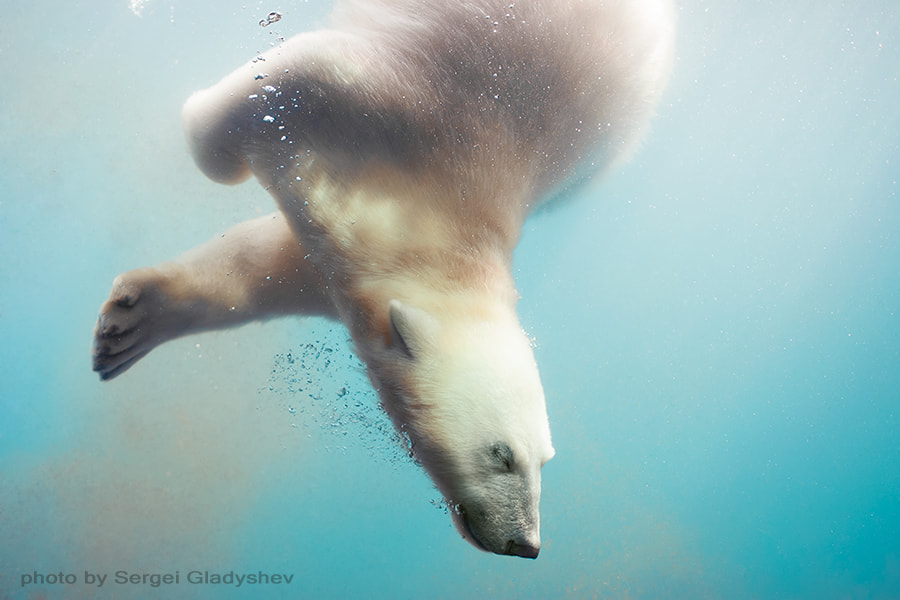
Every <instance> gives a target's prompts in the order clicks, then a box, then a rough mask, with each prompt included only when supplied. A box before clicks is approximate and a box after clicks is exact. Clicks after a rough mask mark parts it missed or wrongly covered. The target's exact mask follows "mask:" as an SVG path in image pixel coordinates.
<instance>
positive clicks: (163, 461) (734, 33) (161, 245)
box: [0, 0, 900, 600]
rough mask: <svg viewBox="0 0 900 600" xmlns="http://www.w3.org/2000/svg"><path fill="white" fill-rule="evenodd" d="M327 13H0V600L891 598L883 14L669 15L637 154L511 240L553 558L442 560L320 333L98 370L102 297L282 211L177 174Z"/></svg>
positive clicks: (243, 190) (313, 325) (436, 519)
mask: <svg viewBox="0 0 900 600" xmlns="http://www.w3.org/2000/svg"><path fill="white" fill-rule="evenodd" d="M786 4H787V5H786ZM136 8H137V7H136ZM271 10H279V11H281V12H282V13H283V15H284V18H283V19H282V20H281V21H280V22H279V23H277V24H275V25H272V26H270V27H267V28H260V27H259V25H258V21H259V19H261V18H263V17H265V15H266V14H268V12H269V11H271ZM327 10H328V6H327V5H326V3H321V2H316V1H314V0H311V1H310V2H308V3H306V2H296V3H293V4H291V5H280V6H275V5H266V4H260V3H254V2H251V3H240V2H228V1H221V0H217V1H216V2H212V1H208V2H192V3H179V2H166V3H163V2H160V1H159V0H148V1H146V2H144V3H143V5H142V10H141V11H140V13H141V15H140V16H138V15H137V14H135V11H133V10H132V9H130V8H129V5H128V2H127V0H116V1H114V2H112V1H109V2H73V3H61V2H49V1H48V2H40V1H39V2H31V3H5V4H4V5H3V6H2V8H0V81H2V84H0V132H2V133H0V165H2V167H0V252H2V256H3V257H4V260H3V261H2V266H0V339H2V340H3V343H2V345H0V598H3V599H6V598H15V599H19V598H23V599H24V598H28V599H30V598H93V597H108V598H172V597H184V598H255V597H261V598H278V597H283V598H352V597H371V598H381V597H385V598H398V597H399V598H403V597H417V598H418V597H435V598H463V597H491V598H523V597H538V598H592V597H597V598H629V599H649V598H722V599H727V600H732V599H735V600H743V599H806V598H816V599H825V600H831V599H847V598H852V599H878V600H884V599H894V598H900V316H898V314H897V313H898V310H900V233H898V232H900V200H898V197H897V187H898V185H897V179H898V174H900V167H898V163H900V111H898V110H897V108H896V106H897V102H898V99H900V80H898V75H897V73H898V71H897V65H898V64H900V10H898V8H897V7H896V6H895V5H894V3H891V2H887V1H883V2H865V3H846V4H845V3H841V2H793V3H775V2H739V1H737V0H727V1H719V2H704V1H701V0H685V1H682V2H680V11H679V12H680V23H679V47H678V57H679V58H678V61H677V64H676V70H675V75H674V78H673V81H672V84H671V87H670V88H669V90H668V92H667V94H666V96H665V98H664V100H663V103H662V106H661V107H660V109H659V116H658V118H657V119H656V121H655V123H654V128H653V131H652V133H651V135H650V136H649V138H648V140H647V142H646V144H645V146H644V148H643V149H642V151H641V152H640V153H639V154H638V156H637V157H636V158H635V159H634V160H633V161H632V162H631V163H629V164H628V165H626V166H625V167H624V168H622V169H621V170H619V171H618V172H616V173H614V174H613V175H611V176H610V177H608V178H607V179H606V180H605V181H603V182H598V183H596V184H594V185H592V186H591V187H589V188H588V189H586V190H584V191H583V192H582V193H581V195H580V196H579V197H577V198H571V199H570V200H569V201H568V202H566V203H564V204H561V205H560V206H558V207H557V208H555V209H554V210H553V211H550V212H546V213H542V214H539V215H537V216H535V217H534V218H533V219H532V220H530V221H529V222H528V223H527V225H526V230H525V235H524V238H523V240H522V243H521V245H520V247H519V249H518V252H517V255H516V276H517V281H518V285H519V289H520V291H521V293H522V296H523V299H522V301H521V303H520V313H521V317H522V320H523V323H524V325H525V326H526V327H527V329H528V330H529V332H530V333H531V334H532V335H534V336H535V337H536V338H537V340H538V346H537V349H536V353H537V358H538V361H539V363H540V365H541V371H542V376H543V380H544V385H545V389H546V393H547V398H548V405H549V412H550V418H551V425H552V427H553V434H554V444H555V446H556V449H557V456H556V458H555V459H554V460H553V461H551V462H550V463H548V465H547V466H546V467H545V468H544V471H543V480H544V482H543V496H542V533H543V538H544V547H543V549H542V551H541V556H540V558H539V559H538V560H537V561H534V562H532V561H524V560H516V559H510V558H504V557H496V556H490V555H486V554H483V553H480V552H477V551H475V550H473V549H472V548H471V547H469V546H468V545H467V544H466V543H465V542H464V541H462V540H461V539H460V538H459V536H458V535H457V533H456V532H455V530H454V529H453V528H452V526H451V525H450V519H449V517H448V515H446V514H445V512H444V511H443V510H442V509H441V508H440V506H439V497H438V494H437V492H436V491H435V490H434V489H433V487H432V486H431V484H430V482H429V480H428V479H427V477H426V476H425V475H424V474H423V473H421V472H420V471H419V470H418V469H417V468H416V467H415V466H414V465H413V464H412V463H411V462H410V461H409V460H408V459H407V458H405V456H404V454H403V452H402V451H401V450H400V448H399V446H398V444H397V443H396V442H395V440H394V439H393V437H392V435H391V433H390V428H389V427H387V424H386V421H385V420H384V418H383V417H381V416H380V414H379V413H378V411H377V410H375V408H374V406H375V402H376V400H375V395H374V393H373V392H372V391H371V390H370V389H369V386H368V383H367V381H366V379H365V376H364V375H363V374H362V372H361V367H360V366H359V363H358V362H357V361H356V360H355V359H354V358H353V356H352V354H351V352H350V348H349V345H348V344H347V342H346V336H345V334H344V332H343V330H342V329H341V328H340V327H338V326H336V325H333V324H330V323H328V322H325V321H319V320H311V319H307V320H304V319H292V320H285V321H278V322H269V323H266V324H262V325H251V326H248V327H245V328H242V329H239V330H235V331H228V332H217V333H210V334H204V335H201V336H196V337H193V338H187V339H183V340H179V341H176V342H173V343H170V344H168V345H166V346H164V347H163V348H160V349H158V350H156V351H154V352H153V353H151V355H150V356H148V357H147V358H146V359H144V361H142V363H141V364H139V365H138V366H137V367H135V368H134V369H132V370H131V371H129V373H128V374H127V375H126V376H124V377H121V378H119V379H116V380H115V381H112V382H110V383H107V384H101V383H100V382H99V381H98V380H97V378H96V377H95V376H94V374H93V373H91V372H90V361H89V347H90V336H91V331H92V328H93V323H94V319H95V318H96V313H97V309H98V307H99V305H100V303H101V302H102V301H103V300H104V298H105V297H106V294H107V292H108V288H109V284H110V282H111V280H112V278H113V277H114V276H115V275H116V274H117V273H118V272H120V271H123V270H126V269H129V268H133V267H136V266H141V265H145V264H152V263H155V262H159V261H161V260H164V259H167V258H171V257H173V256H175V255H177V254H178V253H179V252H181V251H182V250H185V249H187V248H190V247H192V246H194V245H196V244H198V243H200V242H202V241H204V240H206V239H208V238H210V237H212V236H213V235H215V234H216V233H218V232H221V231H222V230H224V229H226V228H227V227H229V226H230V225H231V224H233V223H236V222H238V221H241V220H246V219H248V218H251V217H253V216H256V215H258V214H264V213H266V212H269V211H271V210H272V209H273V206H272V202H271V200H270V199H269V198H268V196H267V195H266V194H265V193H264V192H263V191H262V190H261V189H260V188H259V187H258V186H256V185H255V184H252V183H250V184H246V185H242V186H238V187H236V188H225V187H222V186H217V185H215V184H213V183H211V182H209V181H207V180H206V179H204V177H203V176H202V175H201V174H200V173H199V171H197V169H196V168H195V167H194V166H193V164H192V163H191V161H190V158H189V157H188V155H187V151H186V149H185V147H184V143H183V140H182V134H181V129H180V121H179V118H180V117H179V111H180V107H181V104H182V103H183V101H184V99H185V98H186V97H187V96H188V95H189V94H190V92H191V91H193V90H195V89H199V88H201V87H204V86H207V85H209V84H210V83H212V82H214V81H215V80H217V79H218V78H219V77H220V76H222V75H224V74H225V73H227V72H230V71H231V70H232V69H233V68H235V67H236V66H237V65H239V64H241V63H242V62H243V61H245V60H247V59H248V58H250V57H252V56H253V55H254V54H255V53H256V52H258V51H262V50H265V49H267V48H268V47H269V44H271V43H273V42H275V41H276V38H277V37H278V35H290V34H292V33H294V32H298V31H301V30H305V29H309V28H313V27H315V26H316V25H317V24H319V23H321V21H322V19H323V16H324V15H325V14H326V13H327ZM288 355H290V358H288ZM307 374H308V377H307ZM194 571H196V572H200V573H203V572H205V571H209V572H210V573H214V574H220V575H226V574H228V573H229V572H234V573H236V574H239V575H241V574H248V573H249V574H254V575H255V574H258V573H259V572H262V573H264V574H267V575H274V574H284V575H288V576H291V581H290V583H287V582H284V581H283V582H281V583H273V582H272V581H271V580H270V581H269V582H268V583H263V584H260V583H255V584H251V583H242V585H241V586H240V587H237V586H236V585H235V584H234V583H227V582H226V583H219V584H216V583H207V582H205V581H204V580H202V575H201V576H199V577H201V582H200V583H193V581H196V578H197V577H198V575H195V574H192V572H194ZM85 572H88V573H90V574H92V575H100V574H105V575H107V580H106V583H105V584H104V586H103V587H102V588H100V589H99V590H97V589H96V581H94V582H93V583H89V582H86V580H85ZM117 572H120V573H124V574H125V575H120V579H119V581H122V580H123V579H125V582H117V581H116V580H115V578H116V573H117ZM60 574H61V575H63V579H64V580H65V578H66V577H67V576H71V577H74V579H75V583H71V584H70V583H65V582H63V583H55V582H54V583H49V582H48V581H49V580H50V579H54V581H55V577H56V576H58V575H60ZM166 574H168V575H169V576H170V580H174V578H175V576H176V574H177V576H178V583H174V582H172V583H164V582H163V576H164V575H166ZM51 575H53V576H54V577H49V576H51ZM132 575H137V576H138V579H139V580H141V579H142V580H143V582H142V583H132V582H131V580H129V579H127V577H130V576H132ZM144 575H146V577H144ZM35 576H40V577H43V580H44V581H43V583H40V584H34V585H26V586H24V587H23V586H22V583H23V582H26V580H27V579H28V578H29V577H31V578H32V579H33V578H34V577H35ZM70 580H71V578H70ZM245 581H246V580H245ZM154 582H156V583H158V585H154Z"/></svg>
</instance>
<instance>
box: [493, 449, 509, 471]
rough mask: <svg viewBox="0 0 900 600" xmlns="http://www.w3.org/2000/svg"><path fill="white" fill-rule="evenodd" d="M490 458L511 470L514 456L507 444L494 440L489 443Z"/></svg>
mask: <svg viewBox="0 0 900 600" xmlns="http://www.w3.org/2000/svg"><path fill="white" fill-rule="evenodd" d="M491 458H492V459H493V460H494V462H496V463H497V464H498V465H501V466H503V467H504V468H505V469H506V470H507V471H512V468H513V463H514V462H515V456H514V455H513V451H512V448H510V447H509V444H505V443H503V442H495V443H493V444H491Z"/></svg>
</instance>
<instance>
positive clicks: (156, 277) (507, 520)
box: [95, 0, 674, 558]
mask: <svg viewBox="0 0 900 600" xmlns="http://www.w3.org/2000/svg"><path fill="white" fill-rule="evenodd" d="M673 31H674V10H673V7H672V4H671V1H670V0H527V1H521V0H520V1H516V2H513V1H512V0H503V1H500V0H460V1H457V2H451V1H449V0H448V1H440V2H437V1H434V0H366V1H363V0H358V1H357V0H354V1H349V0H348V1H345V2H343V3H342V4H340V5H339V7H338V8H337V10H336V11H335V16H334V19H333V28H332V29H329V30H325V31H318V32H313V33H306V34H302V35H299V36H297V37H295V38H293V39H291V40H289V41H287V42H286V43H285V44H284V45H282V46H280V47H278V48H275V49H273V50H271V51H270V52H268V53H266V54H265V56H264V57H263V58H264V60H262V61H259V60H257V61H255V62H254V63H250V64H248V65H246V66H244V67H241V68H239V69H238V70H236V71H235V72H234V73H232V74H231V75H228V76H227V77H225V78H224V79H223V80H221V81H220V82H219V83H217V84H215V85H214V86H212V87H210V88H209V89H207V90H203V91H201V92H198V93H197V94H195V95H194V96H192V97H191V98H190V99H189V101H188V102H187V104H186V106H185V109H184V124H185V131H186V134H187V138H188V143H189V145H190V147H191V149H192V152H193V155H194V157H195V159H196V161H197V164H198V165H199V167H200V168H201V169H202V170H203V171H204V172H205V173H206V174H207V175H209V176H210V177H211V178H212V179H214V180H216V181H221V182H224V183H236V182H239V181H242V180H243V179H246V178H247V177H248V176H249V175H251V174H253V175H255V176H256V178H257V179H258V180H259V182H260V183H261V184H262V185H263V186H265V187H266V189H268V190H269V192H270V193H271V194H272V195H273V197H274V198H275V200H276V202H277V203H278V206H279V208H280V211H281V214H280V215H278V214H276V215H272V216H269V217H266V218H263V219H258V220H256V221H253V222H250V223H247V224H244V225H240V226H238V227H236V228H235V229H234V230H232V231H229V232H227V233H226V236H225V237H224V238H222V239H220V240H214V241H212V242H209V243H208V244H206V245H204V246H202V247H201V248H199V249H197V250H195V251H194V252H192V253H189V254H187V255H185V256H183V257H181V258H180V259H178V260H177V261H175V262H173V263H168V264H164V265H161V266H160V267H156V268H150V269H140V270H137V271H132V272H130V273H126V274H124V275H122V276H120V278H119V279H117V281H116V283H115V285H114V288H113V292H112V294H111V296H110V300H109V301H108V302H107V303H106V304H105V305H104V307H103V308H102V309H101V319H100V323H99V324H98V328H97V333H96V341H95V369H96V370H98V371H99V372H100V373H101V376H103V377H104V378H111V377H115V376H116V375H118V374H120V373H122V372H123V371H124V370H126V369H128V368H129V367H130V366H131V365H133V364H134V363H135V362H136V361H137V360H139V359H140V358H141V357H142V356H144V355H145V354H146V353H147V352H149V351H150V350H151V349H152V348H154V347H155V346H156V345H158V344H160V343H162V342H164V341H166V340H167V339H171V338H173V337H176V336H179V335H185V334H188V333H192V332H194V331H198V330H201V329H208V328H213V327H225V326H230V325H236V324H240V323H242V322H246V321H248V320H252V319H261V318H268V317H271V316H277V315H281V314H285V313H290V312H295V313H306V314H309V313H316V314H323V315H326V316H329V317H333V318H338V319H340V320H341V321H342V322H343V323H344V324H345V325H346V326H347V328H348V329H349V331H350V333H351V335H352V336H353V340H354V342H355V344H356V348H357V350H358V352H359V354H360V357H361V358H362V360H363V361H364V362H365V363H366V365H367V368H368V372H369V375H370V377H371V379H372V382H373V384H374V386H375V387H376V388H377V389H378V391H379V394H380V395H381V399H382V403H383V405H384V408H385V409H386V410H387V412H388V413H389V414H390V415H391V417H392V418H393V420H394V422H395V424H396V426H397V427H398V429H400V430H401V431H403V432H405V433H406V434H407V435H408V438H409V439H410V441H411V443H412V450H413V452H414V453H415V455H416V457H417V458H418V459H419V460H420V461H421V463H422V465H423V466H424V467H425V469H426V470H427V471H428V472H429V473H430V474H431V476H432V478H433V480H434V481H435V483H436V485H437V486H438V488H439V489H440V490H441V492H442V493H443V494H444V496H445V498H446V499H447V501H448V503H449V504H450V505H451V506H453V507H454V509H455V515H454V518H455V521H456V523H457V526H458V528H459V530H460V532H461V533H462V534H463V536H464V537H466V538H467V539H469V540H470V541H471V542H472V543H473V544H475V545H476V546H478V547H479V548H482V549H485V550H489V551H492V552H496V553H501V554H517V555H520V556H527V557H532V558H533V557H535V556H537V553H538V550H539V548H540V532H539V527H540V519H539V512H538V504H539V500H540V469H541V466H542V465H543V464H544V463H546V462H547V461H548V460H549V459H550V458H551V457H552V456H553V453H554V450H553V446H552V443H551V439H550V429H549V425H548V421H547V413H546V407H545V403H544V393H543V390H542V388H541V383H540V378H539V375H538V370H537V366H536V365H535V361H534V357H533V353H532V350H531V347H530V344H529V340H528V338H527V337H526V336H525V334H524V333H523V332H522V329H521V326H520V325H519V322H518V318H517V316H516V312H515V304H516V300H517V292H516V290H515V286H514V282H513V278H512V274H511V257H512V252H513V249H514V248H515V245H516V243H517V241H518V239H519V233H520V230H521V226H522V223H523V222H524V220H525V219H526V217H527V216H528V214H529V213H530V211H531V210H532V209H533V208H534V207H535V206H536V205H538V204H539V203H540V202H542V201H543V200H545V199H546V198H547V197H548V196H549V195H551V194H553V193H554V191H556V190H558V189H559V188H560V186H563V185H565V184H566V183H568V182H571V181H573V180H576V179H579V178H581V177H584V176H585V175H586V174H591V173H597V172H602V171H604V170H605V169H608V168H609V167H610V165H613V164H615V163H616V162H618V161H620V160H622V159H624V158H626V157H627V156H628V155H629V154H630V153H631V152H632V151H633V150H634V148H635V147H636V145H637V144H638V143H639V141H640V140H641V137H642V134H643V132H644V130H645V126H646V123H647V121H648V119H649V117H650V115H651V113H652V111H653V107H654V105H655V103H656V101H657V100H658V98H659V95H660V93H661V91H662V89H663V87H664V85H665V82H666V79H667V75H668V70H669V66H670V63H671V56H672V39H673ZM235 270H237V272H238V273H239V274H240V276H239V277H230V278H229V277H224V276H223V274H224V273H226V272H229V273H230V274H233V273H235ZM273 281H275V282H277V284H276V283H273Z"/></svg>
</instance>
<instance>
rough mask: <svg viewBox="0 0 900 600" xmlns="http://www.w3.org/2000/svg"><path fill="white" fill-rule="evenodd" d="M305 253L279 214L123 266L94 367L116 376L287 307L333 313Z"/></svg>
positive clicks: (97, 335)
mask: <svg viewBox="0 0 900 600" xmlns="http://www.w3.org/2000/svg"><path fill="white" fill-rule="evenodd" d="M308 253H309V251H308V250H307V249H306V248H304V247H303V246H302V245H301V243H300V242H299V241H298V239H297V237H296V236H295V235H294V233H293V231H291V229H290V228H289V227H288V225H287V223H286V222H285V219H284V217H283V216H282V215H281V213H275V214H273V215H267V216H265V217H260V218H258V219H253V220H251V221H247V222H245V223H241V224H240V225H237V226H235V227H232V228H231V229H229V230H228V231H226V232H225V233H224V234H223V235H222V236H220V237H217V238H214V239H212V240H210V241H208V242H206V243H205V244H203V245H201V246H199V247H198V248H195V249H193V250H191V251H189V252H187V253H185V254H184V255H182V256H180V257H179V258H177V259H176V260H174V261H172V262H167V263H163V264H161V265H158V266H155V267H145V268H142V269H135V270H133V271H128V272H126V273H122V274H121V275H119V276H118V277H116V279H115V281H114V282H113V286H112V291H111V292H110V296H109V299H108V300H107V301H106V302H105V303H104V304H103V306H102V307H101V308H100V316H99V319H98V321H97V326H96V328H95V329H94V345H93V352H92V354H93V369H94V371H96V372H97V373H99V374H100V378H101V379H103V380H108V379H112V378H113V377H116V376H118V375H120V374H121V373H123V372H125V371H126V370H127V369H128V368H130V367H131V366H132V365H133V364H134V363H136V362H137V361H138V360H140V359H141V358H143V357H144V356H146V354H147V353H148V352H150V351H151V350H152V349H153V348H155V347H156V346H158V345H160V344H162V343H163V342H167V341H169V340H171V339H174V338H177V337H181V336H184V335H189V334H192V333H197V332H200V331H208V330H211V329H221V328H226V327H234V326H236V325H242V324H244V323H247V322H249V321H253V320H260V319H268V318H271V317H278V316H283V315H289V314H300V313H302V314H314V315H323V316H330V317H333V316H335V309H334V306H333V305H332V303H331V300H330V299H329V297H328V294H327V292H326V286H325V279H324V277H323V276H322V274H321V273H320V272H319V270H318V269H317V268H316V267H315V266H314V265H313V264H312V262H311V261H310V260H308V259H307V255H308Z"/></svg>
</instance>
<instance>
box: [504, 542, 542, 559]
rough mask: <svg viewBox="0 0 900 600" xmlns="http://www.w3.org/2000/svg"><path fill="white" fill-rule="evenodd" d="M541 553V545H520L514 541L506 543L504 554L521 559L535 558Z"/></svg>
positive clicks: (525, 543)
mask: <svg viewBox="0 0 900 600" xmlns="http://www.w3.org/2000/svg"><path fill="white" fill-rule="evenodd" d="M540 551H541V545H540V543H538V544H537V545H532V544H529V543H528V542H524V543H520V542H516V541H515V540H509V541H508V542H506V552H504V554H508V555H509V556H521V557H522V558H537V557H538V553H539V552H540Z"/></svg>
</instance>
